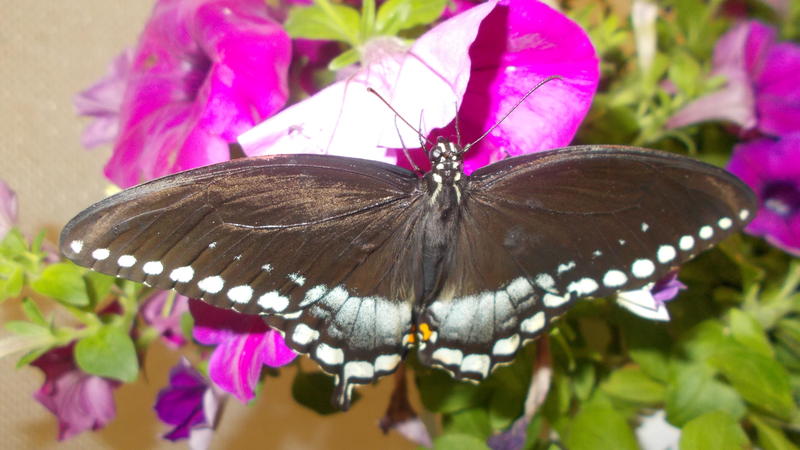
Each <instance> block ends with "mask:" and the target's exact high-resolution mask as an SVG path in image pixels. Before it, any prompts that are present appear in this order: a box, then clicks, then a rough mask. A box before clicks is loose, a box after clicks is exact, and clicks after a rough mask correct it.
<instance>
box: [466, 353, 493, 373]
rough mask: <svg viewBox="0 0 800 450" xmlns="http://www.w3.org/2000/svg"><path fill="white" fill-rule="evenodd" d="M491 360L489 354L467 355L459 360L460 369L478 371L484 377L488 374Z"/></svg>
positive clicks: (471, 371)
mask: <svg viewBox="0 0 800 450" xmlns="http://www.w3.org/2000/svg"><path fill="white" fill-rule="evenodd" d="M491 361H492V360H491V358H489V355H480V354H473V355H467V356H466V357H465V358H464V360H463V361H462V362H461V371H462V372H470V373H479V374H481V377H486V375H488V374H489V364H490V363H491Z"/></svg>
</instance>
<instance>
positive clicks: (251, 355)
mask: <svg viewBox="0 0 800 450" xmlns="http://www.w3.org/2000/svg"><path fill="white" fill-rule="evenodd" d="M189 311H191V313H192V316H193V317H194V320H195V325H194V331H193V334H194V338H195V339H197V341H198V342H200V343H201V344H204V345H216V346H217V347H216V348H215V349H214V352H213V353H212V354H211V358H209V361H208V375H209V377H210V378H211V381H213V382H214V383H215V384H216V385H217V386H219V387H220V388H221V389H222V390H224V391H226V392H230V393H231V394H233V395H234V396H235V397H236V398H238V399H239V400H241V401H242V402H247V401H249V400H250V399H252V398H253V397H254V396H255V387H256V383H258V377H259V375H260V374H261V366H263V365H268V366H270V367H280V366H283V365H286V364H289V363H290V362H292V361H293V360H294V358H295V357H297V354H296V353H295V352H293V351H292V350H291V349H289V347H287V346H286V344H285V343H284V341H283V337H282V336H281V334H280V333H278V332H277V331H276V330H273V329H271V328H270V327H269V326H267V325H266V324H265V323H264V321H263V320H262V319H261V318H260V317H258V316H249V315H244V314H239V313H237V312H234V311H228V310H224V309H220V308H215V307H213V306H211V305H208V304H206V303H203V302H201V301H200V300H191V301H190V302H189Z"/></svg>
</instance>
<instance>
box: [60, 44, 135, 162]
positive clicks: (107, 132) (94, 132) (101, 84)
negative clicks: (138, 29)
mask: <svg viewBox="0 0 800 450" xmlns="http://www.w3.org/2000/svg"><path fill="white" fill-rule="evenodd" d="M132 63H133V51H132V50H125V51H123V52H122V53H120V54H119V55H117V57H116V58H114V61H112V62H111V65H110V67H109V68H108V74H106V76H105V77H103V78H102V79H101V80H100V81H98V82H97V83H95V84H94V85H92V86H90V87H89V88H88V89H86V90H84V91H82V92H79V93H78V95H76V96H75V99H74V103H75V109H76V110H77V111H78V114H79V115H81V116H87V117H91V118H93V120H92V121H91V122H89V125H87V126H86V129H85V130H83V135H82V136H81V143H82V144H83V146H84V147H86V148H95V147H99V146H101V145H105V144H110V143H112V142H114V140H115V139H116V138H117V135H118V134H119V115H120V112H121V110H122V99H123V98H124V96H125V87H126V86H127V84H128V81H129V78H130V75H131V64H132Z"/></svg>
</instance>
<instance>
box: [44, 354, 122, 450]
mask: <svg viewBox="0 0 800 450" xmlns="http://www.w3.org/2000/svg"><path fill="white" fill-rule="evenodd" d="M72 349H73V347H72V345H69V346H67V347H61V348H55V349H52V350H50V351H48V352H47V353H45V354H43V355H42V356H40V357H39V358H37V359H36V360H35V361H34V362H32V363H31V365H33V366H35V367H38V368H39V369H41V370H42V372H44V375H45V380H44V384H43V385H42V387H41V388H39V390H38V391H37V392H36V393H35V394H34V398H35V399H36V400H37V401H38V402H39V403H41V404H42V405H44V407H45V408H47V409H48V410H50V412H51V413H53V414H54V415H55V416H56V418H57V419H58V439H59V440H64V439H68V438H71V437H72V436H75V435H76V434H79V433H81V432H84V431H87V430H97V429H100V428H103V427H104V426H105V425H106V424H107V423H108V422H110V421H111V420H112V419H114V416H116V408H115V407H114V396H113V391H114V388H116V387H117V386H119V382H116V381H112V380H109V379H106V378H102V377H98V376H96V375H89V374H87V373H84V372H82V371H81V370H79V369H78V367H77V366H76V365H75V360H74V358H73V356H72Z"/></svg>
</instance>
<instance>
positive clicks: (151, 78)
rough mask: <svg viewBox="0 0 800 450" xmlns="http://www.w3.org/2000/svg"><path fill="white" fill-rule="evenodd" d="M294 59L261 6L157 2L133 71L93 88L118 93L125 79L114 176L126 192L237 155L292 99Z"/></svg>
mask: <svg viewBox="0 0 800 450" xmlns="http://www.w3.org/2000/svg"><path fill="white" fill-rule="evenodd" d="M290 56H291V48H290V41H289V38H288V36H287V35H286V33H285V32H284V31H283V29H282V28H281V26H280V25H279V24H277V23H276V22H274V21H273V20H272V19H271V18H270V17H269V16H268V14H267V7H266V5H265V4H264V2H263V1H261V0H240V1H235V0H160V1H158V2H157V3H156V6H155V8H154V9H153V13H152V16H151V17H150V20H149V22H148V23H147V25H146V26H145V29H144V31H143V32H142V35H141V37H140V39H139V43H138V45H137V47H136V50H135V52H134V54H133V58H132V61H131V65H130V68H129V69H128V70H127V74H125V73H124V72H125V71H124V70H117V71H116V72H114V71H112V73H116V75H114V76H112V77H111V78H115V80H109V79H105V80H103V81H101V82H100V83H99V84H98V85H96V86H95V87H93V88H90V89H89V90H88V91H87V92H94V91H103V86H110V85H113V86H115V88H114V89H113V91H114V93H115V94H119V92H121V91H122V90H121V89H119V88H118V87H117V86H118V84H119V83H122V81H121V78H125V81H124V86H125V89H124V97H123V98H122V100H121V103H120V105H119V106H118V107H117V106H116V105H115V104H114V102H113V101H112V102H109V103H108V106H107V110H106V112H113V110H115V109H118V110H119V111H120V115H119V134H118V135H117V137H116V142H115V145H114V153H113V156H112V157H111V160H110V161H109V162H108V164H107V165H106V168H105V173H106V176H107V177H108V178H109V179H111V180H112V181H114V182H115V183H117V184H119V185H120V186H123V187H127V186H131V185H134V184H136V183H138V182H140V181H142V180H148V179H151V178H155V177H158V176H161V175H165V174H168V173H172V172H176V171H180V170H185V169H190V168H193V167H198V166H202V165H206V164H210V163H214V162H220V161H224V160H226V159H228V147H227V143H228V142H230V141H233V140H234V138H235V137H236V136H237V135H238V134H240V133H242V132H244V131H245V130H247V129H249V128H250V127H252V126H253V124H255V123H258V122H260V121H262V120H264V119H265V118H267V117H269V116H270V115H272V114H273V113H275V112H276V111H277V110H278V109H280V108H281V107H282V106H283V104H284V103H285V101H286V98H287V95H288V93H287V85H286V83H287V82H286V71H287V68H288V65H289V60H290ZM120 65H121V64H120ZM110 90H111V89H110ZM97 109H98V110H102V108H99V107H98V108H97ZM106 119H107V118H106ZM96 127H97V128H101V129H106V130H107V129H108V128H109V127H108V125H107V124H106V125H104V126H100V125H96ZM88 134H89V137H90V139H89V141H90V142H94V141H97V140H102V139H103V136H102V133H92V132H88Z"/></svg>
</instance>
